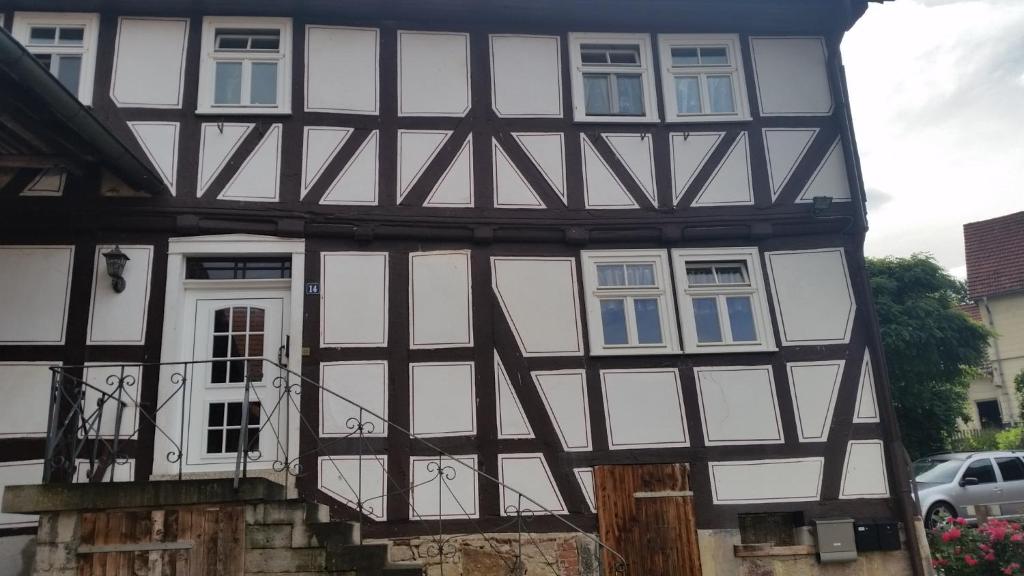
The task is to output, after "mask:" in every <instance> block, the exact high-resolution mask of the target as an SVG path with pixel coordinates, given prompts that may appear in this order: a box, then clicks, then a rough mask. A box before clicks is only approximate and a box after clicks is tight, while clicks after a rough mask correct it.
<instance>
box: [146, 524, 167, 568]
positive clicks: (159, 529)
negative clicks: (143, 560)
mask: <svg viewBox="0 0 1024 576" xmlns="http://www.w3.org/2000/svg"><path fill="white" fill-rule="evenodd" d="M149 519H150V524H151V525H150V531H149V534H150V540H151V544H159V543H163V540H164V511H163V510H153V511H152V512H150V514H149ZM163 571H164V565H163V557H162V554H161V552H159V551H151V552H149V573H150V575H151V576H159V575H160V574H161V573H162V572H163Z"/></svg>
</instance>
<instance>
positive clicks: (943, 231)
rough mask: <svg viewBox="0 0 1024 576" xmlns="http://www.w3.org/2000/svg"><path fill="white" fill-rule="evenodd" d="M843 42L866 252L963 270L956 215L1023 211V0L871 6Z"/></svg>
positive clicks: (969, 218) (960, 218)
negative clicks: (923, 257)
mask: <svg viewBox="0 0 1024 576" xmlns="http://www.w3.org/2000/svg"><path fill="white" fill-rule="evenodd" d="M842 50H843V60H844V62H845V64H846V74H847V77H848V80H849V87H850V100H851V101H852V107H853V117H854V129H855V131H856V134H857V143H858V146H859V148H860V156H861V164H862V167H863V171H864V183H865V186H866V188H867V192H868V220H869V225H870V227H871V229H870V231H869V232H868V237H867V246H866V251H867V254H868V255H869V256H884V255H889V254H892V255H898V256H905V255H909V254H911V253H914V252H930V253H931V254H933V255H934V256H935V257H936V258H937V259H938V261H939V263H940V264H942V265H943V266H945V267H946V268H948V269H950V270H951V271H952V272H953V273H955V274H957V275H958V276H961V277H962V276H963V275H964V247H963V224H964V223H965V222H974V221H976V220H984V219H987V218H992V217H994V216H1000V215H1003V214H1009V213H1011V212H1017V211H1021V210H1024V0H896V1H895V2H887V3H885V4H871V5H870V7H869V8H868V11H867V13H866V14H865V15H864V17H863V18H861V20H860V21H859V22H858V23H857V24H856V26H854V28H853V30H852V31H850V32H849V33H847V35H846V38H845V39H844V41H843V46H842Z"/></svg>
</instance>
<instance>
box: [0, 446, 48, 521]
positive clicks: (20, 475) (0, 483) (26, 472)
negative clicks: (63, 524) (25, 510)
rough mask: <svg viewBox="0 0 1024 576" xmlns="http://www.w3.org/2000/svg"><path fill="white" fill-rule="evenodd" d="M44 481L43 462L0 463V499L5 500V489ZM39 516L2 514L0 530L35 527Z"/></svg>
mask: <svg viewBox="0 0 1024 576" xmlns="http://www.w3.org/2000/svg"><path fill="white" fill-rule="evenodd" d="M42 481H43V461H42V460H25V461H20V462H0V499H3V496H4V488H6V487H7V486H19V485H23V484H39V483H41V482H42ZM38 521H39V516H37V515H35V514H10V513H7V512H0V528H24V527H27V526H35V525H36V524H37V523H38Z"/></svg>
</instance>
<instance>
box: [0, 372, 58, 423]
mask: <svg viewBox="0 0 1024 576" xmlns="http://www.w3.org/2000/svg"><path fill="white" fill-rule="evenodd" d="M53 366H60V363H58V362H0V394H2V397H3V398H4V402H2V403H0V438H30V437H31V438H35V437H40V438H41V437H44V436H46V420H47V412H48V411H49V407H50V384H51V382H52V381H53V372H51V371H50V368H51V367H53Z"/></svg>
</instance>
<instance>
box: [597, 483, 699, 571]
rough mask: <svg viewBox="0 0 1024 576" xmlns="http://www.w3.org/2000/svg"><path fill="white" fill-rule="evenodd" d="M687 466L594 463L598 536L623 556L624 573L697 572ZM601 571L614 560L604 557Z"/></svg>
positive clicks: (612, 557) (697, 558)
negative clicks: (597, 464)
mask: <svg viewBox="0 0 1024 576" xmlns="http://www.w3.org/2000/svg"><path fill="white" fill-rule="evenodd" d="M688 471H689V467H688V466H687V465H686V464H643V465H628V466H597V467H595V468H594V482H595V488H596V491H597V518H598V525H599V528H600V532H601V540H602V541H603V542H604V543H605V544H607V545H608V546H610V547H611V548H612V549H614V550H615V551H617V552H619V553H620V554H622V556H624V557H625V559H626V574H627V576H699V575H700V573H701V571H700V550H699V548H698V547H697V524H696V521H695V519H694V514H693V497H692V494H691V492H690V480H689V477H688ZM603 561H604V567H605V572H604V573H605V574H615V570H614V567H615V562H616V558H615V557H614V556H613V555H612V554H610V553H608V552H607V551H606V552H605V553H604V556H603Z"/></svg>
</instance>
